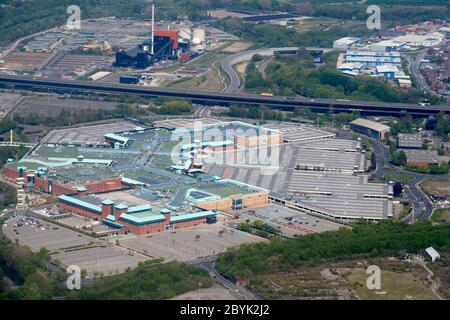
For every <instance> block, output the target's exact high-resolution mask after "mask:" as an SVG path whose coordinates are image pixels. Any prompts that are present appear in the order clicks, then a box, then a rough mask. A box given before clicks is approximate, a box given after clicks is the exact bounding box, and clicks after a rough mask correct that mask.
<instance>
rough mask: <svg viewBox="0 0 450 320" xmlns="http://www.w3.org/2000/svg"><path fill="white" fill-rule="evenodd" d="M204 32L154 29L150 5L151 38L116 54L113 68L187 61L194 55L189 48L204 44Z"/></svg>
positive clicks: (145, 66)
mask: <svg viewBox="0 0 450 320" xmlns="http://www.w3.org/2000/svg"><path fill="white" fill-rule="evenodd" d="M205 38H206V32H205V30H204V29H202V28H196V29H194V30H190V29H189V30H188V29H183V30H180V31H178V30H170V29H166V30H164V29H155V5H154V4H153V5H152V22H151V37H150V39H146V40H144V41H143V42H142V44H140V45H138V46H137V47H133V48H130V49H128V50H122V49H121V50H119V51H118V52H116V58H115V61H114V63H113V66H114V67H122V68H130V67H131V68H137V69H145V68H147V67H149V66H151V65H152V64H154V63H156V62H158V61H164V60H177V59H182V60H189V59H191V58H192V56H193V55H195V53H193V52H192V51H191V46H198V45H201V44H203V43H205Z"/></svg>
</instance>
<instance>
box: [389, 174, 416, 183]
mask: <svg viewBox="0 0 450 320" xmlns="http://www.w3.org/2000/svg"><path fill="white" fill-rule="evenodd" d="M384 178H385V179H386V180H392V181H400V182H408V181H411V180H413V179H414V177H413V176H412V175H410V174H406V173H387V174H385V175H384Z"/></svg>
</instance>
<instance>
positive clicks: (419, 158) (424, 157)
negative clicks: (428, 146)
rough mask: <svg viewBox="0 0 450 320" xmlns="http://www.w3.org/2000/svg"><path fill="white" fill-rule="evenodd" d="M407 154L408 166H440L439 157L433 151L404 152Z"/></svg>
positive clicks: (406, 150)
mask: <svg viewBox="0 0 450 320" xmlns="http://www.w3.org/2000/svg"><path fill="white" fill-rule="evenodd" d="M403 151H404V152H405V154H406V164H407V165H411V166H417V167H426V166H428V165H429V164H438V163H439V156H438V153H437V151H433V150H408V149H405V150H403Z"/></svg>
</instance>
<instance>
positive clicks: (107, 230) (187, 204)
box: [3, 119, 392, 235]
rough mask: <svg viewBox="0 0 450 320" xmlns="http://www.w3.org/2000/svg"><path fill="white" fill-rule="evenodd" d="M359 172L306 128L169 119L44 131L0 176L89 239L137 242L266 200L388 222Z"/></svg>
mask: <svg viewBox="0 0 450 320" xmlns="http://www.w3.org/2000/svg"><path fill="white" fill-rule="evenodd" d="M180 132H181V133H183V134H184V136H181V133H180ZM211 132H212V134H211ZM186 134H187V135H186ZM255 152H256V154H258V155H259V154H263V155H265V156H267V155H269V158H270V161H269V162H267V161H264V160H267V159H266V158H259V157H257V159H256V161H253V160H254V159H252V158H251V156H252V155H253V156H254V154H255ZM261 159H263V160H261ZM365 171H366V163H365V152H364V151H363V150H361V145H360V142H359V141H356V140H341V139H336V138H335V135H334V134H332V133H328V132H325V131H323V130H319V129H317V128H314V127H312V126H304V125H301V126H299V125H292V124H286V123H283V124H282V123H275V122H274V123H268V124H267V125H264V126H258V125H252V124H249V123H245V122H239V121H231V122H224V121H219V120H215V119H197V120H192V119H171V120H164V121H157V122H155V123H153V124H152V125H148V124H146V125H144V124H138V125H137V124H136V123H133V122H129V121H118V122H113V123H106V124H99V125H91V126H80V127H73V128H67V129H60V130H54V131H52V132H50V133H49V134H48V135H47V136H46V137H44V138H43V139H42V141H41V143H39V144H38V145H37V146H35V147H34V148H33V149H31V150H30V151H29V152H28V153H27V154H26V155H25V156H24V157H23V158H22V159H20V160H19V161H17V162H9V163H8V164H7V166H6V167H5V168H4V169H3V175H4V177H5V178H6V179H9V180H11V181H15V182H17V183H19V184H21V185H23V187H24V188H32V189H34V190H36V191H39V192H42V193H46V194H50V195H53V196H55V197H57V200H58V206H59V210H60V212H59V214H67V212H70V213H74V214H77V215H81V216H84V217H85V218H88V219H92V220H96V221H99V222H101V223H102V224H103V226H104V228H103V229H102V231H101V233H100V234H99V235H108V234H119V233H133V234H136V235H143V234H149V233H156V232H164V231H166V230H171V229H179V228H184V227H190V226H195V225H199V224H202V223H215V222H216V219H217V216H218V215H220V214H227V213H228V214H229V213H233V211H242V210H244V211H248V210H254V209H256V208H260V207H264V206H268V205H269V203H270V200H271V201H273V202H276V203H280V204H282V205H285V206H287V207H291V208H295V209H298V210H300V211H303V212H307V213H310V214H313V215H317V216H321V217H325V218H329V219H334V220H339V221H344V220H354V219H360V218H364V219H368V220H380V219H385V218H388V217H390V216H392V201H391V199H392V188H391V186H389V185H386V184H380V183H369V182H368V176H367V175H366V174H365V173H364V172H365ZM57 215H58V214H56V216H57Z"/></svg>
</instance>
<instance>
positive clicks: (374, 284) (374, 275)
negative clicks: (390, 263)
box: [366, 265, 381, 290]
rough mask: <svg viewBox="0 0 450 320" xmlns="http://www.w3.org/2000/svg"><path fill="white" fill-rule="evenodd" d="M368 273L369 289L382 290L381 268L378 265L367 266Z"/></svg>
mask: <svg viewBox="0 0 450 320" xmlns="http://www.w3.org/2000/svg"><path fill="white" fill-rule="evenodd" d="M366 273H367V274H368V275H369V277H368V278H367V282H366V285H367V289H369V290H380V289H381V269H380V267H379V266H377V265H370V266H368V267H367V270H366Z"/></svg>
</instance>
